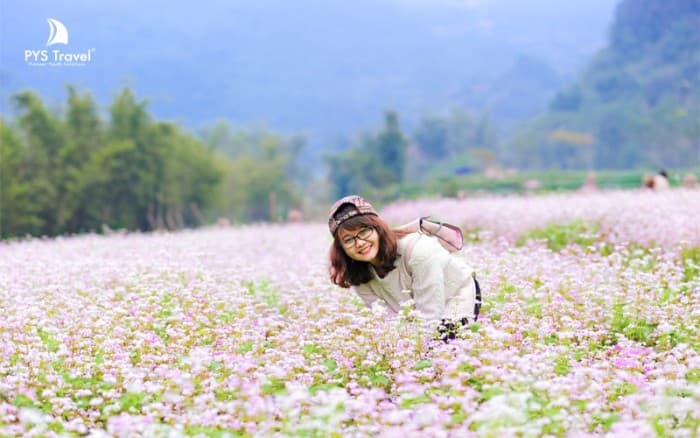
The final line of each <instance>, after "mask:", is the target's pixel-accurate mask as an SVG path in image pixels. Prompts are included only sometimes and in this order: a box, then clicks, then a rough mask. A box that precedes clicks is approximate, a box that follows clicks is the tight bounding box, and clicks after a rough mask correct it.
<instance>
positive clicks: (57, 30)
mask: <svg viewBox="0 0 700 438" xmlns="http://www.w3.org/2000/svg"><path fill="white" fill-rule="evenodd" d="M46 21H48V22H49V40H48V41H46V46H47V47H48V46H53V45H54V44H68V29H66V26H65V25H64V24H63V23H61V22H60V21H58V20H56V19H55V18H47V19H46Z"/></svg>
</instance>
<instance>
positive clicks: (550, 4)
mask: <svg viewBox="0 0 700 438" xmlns="http://www.w3.org/2000/svg"><path fill="white" fill-rule="evenodd" d="M0 2H1V5H2V7H1V8H0V24H1V26H0V29H1V30H0V32H1V33H0V41H1V46H0V48H1V53H0V101H1V102H2V113H3V114H8V113H10V112H11V108H10V107H9V106H8V97H9V96H10V95H11V94H13V93H15V92H17V91H19V90H23V89H26V88H32V89H35V90H37V91H39V92H40V93H41V95H42V96H44V97H45V98H47V99H48V100H50V101H53V102H60V101H63V100H64V99H65V89H64V85H65V84H66V83H71V84H74V85H77V86H79V87H82V89H83V90H90V91H92V92H93V93H94V95H95V96H96V98H97V100H98V101H99V102H101V103H103V104H106V103H108V102H110V101H111V98H112V95H113V94H114V93H116V92H117V90H119V89H120V88H121V87H122V86H124V85H129V86H131V87H132V88H133V89H134V90H135V93H136V95H137V96H139V97H146V98H148V99H149V101H150V108H151V109H152V111H153V112H154V114H155V115H156V116H158V117H160V118H167V119H173V120H176V121H180V122H181V123H183V124H185V125H187V126H189V127H198V126H201V125H203V124H209V123H212V122H213V121H214V120H215V119H217V118H225V119H228V120H231V121H233V122H234V123H236V124H238V125H250V124H255V123H264V124H266V125H268V126H269V127H270V128H272V129H274V130H279V131H281V132H287V133H290V132H297V133H306V134H307V135H308V136H310V137H311V138H312V143H314V144H315V145H316V147H328V143H329V142H332V141H333V140H334V139H336V138H337V136H339V135H349V134H351V133H354V132H355V131H357V130H358V129H366V128H368V127H374V126H376V125H377V124H378V123H380V121H381V117H382V113H383V111H384V110H385V109H386V108H393V109H395V110H397V111H398V112H399V114H400V115H401V116H402V122H405V123H406V125H405V126H410V125H411V123H412V121H414V120H416V119H417V118H418V117H419V116H420V115H421V114H423V113H425V112H428V111H435V110H441V109H444V108H446V107H448V106H450V105H459V106H468V107H474V108H477V109H490V110H492V111H493V112H494V114H495V116H496V118H501V117H502V118H503V119H504V120H506V121H507V123H511V122H512V121H514V120H515V121H517V120H521V119H522V118H526V117H529V116H530V115H531V114H533V113H536V112H538V111H540V110H541V109H543V108H544V107H545V105H546V101H547V100H548V99H549V97H551V96H552V95H553V94H554V93H555V92H556V91H557V90H558V89H559V87H560V85H561V84H562V83H563V81H565V80H566V79H569V78H571V77H573V75H574V74H575V73H576V72H578V71H579V70H580V68H581V67H582V66H583V65H585V63H586V62H588V61H589V60H590V59H591V57H592V56H593V54H594V53H595V51H596V50H597V49H598V48H600V47H601V46H602V43H603V41H604V38H605V34H606V29H607V26H608V23H609V21H610V17H611V14H612V10H613V5H614V3H615V0H589V1H586V2H580V4H579V3H578V2H574V3H562V2H560V1H558V0H532V1H530V2H520V1H516V0H482V1H477V0H474V1H468V2H456V1H447V0H435V1H420V0H355V1H352V2H345V1H326V0H299V1H289V2H287V1H281V0H280V1H272V0H260V1H254V2H231V1H228V0H209V1H199V2H177V3H173V2H169V1H164V0H156V1H147V2H144V1H136V0H125V1H120V2H95V1H88V0H76V1H56V0H51V1H49V0H24V1H22V2H11V1H9V0H0ZM47 18H55V19H58V20H60V21H61V22H63V23H64V24H65V25H66V26H67V28H68V30H69V33H70V43H69V45H68V46H67V47H63V46H59V47H60V48H61V49H65V50H66V51H70V50H87V49H90V48H94V49H95V51H94V56H93V59H92V60H91V62H90V64H89V65H86V66H83V67H55V68H40V67H31V66H27V64H26V62H25V60H24V57H23V55H24V51H25V50H29V49H46V47H45V44H46V40H47V38H48V25H47V22H46V19H47ZM521 92H522V93H521ZM314 139H315V141H314ZM319 139H322V140H319Z"/></svg>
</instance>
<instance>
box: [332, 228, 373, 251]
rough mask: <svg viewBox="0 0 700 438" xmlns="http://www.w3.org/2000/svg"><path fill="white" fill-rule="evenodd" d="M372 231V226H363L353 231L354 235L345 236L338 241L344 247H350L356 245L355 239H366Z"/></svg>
mask: <svg viewBox="0 0 700 438" xmlns="http://www.w3.org/2000/svg"><path fill="white" fill-rule="evenodd" d="M372 231H374V228H372V227H363V228H360V231H358V232H357V233H355V235H354V236H347V237H346V238H344V239H343V240H341V241H340V243H341V244H342V245H343V247H344V248H352V247H354V246H357V239H360V240H364V241H367V239H369V238H370V236H372Z"/></svg>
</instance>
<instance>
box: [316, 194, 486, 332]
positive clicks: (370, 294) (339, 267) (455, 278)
mask: <svg viewBox="0 0 700 438" xmlns="http://www.w3.org/2000/svg"><path fill="white" fill-rule="evenodd" d="M328 227H329V229H330V232H331V234H332V235H333V246H332V247H331V251H330V277H331V281H332V282H333V283H334V284H337V285H338V286H340V287H344V288H349V287H351V286H353V287H354V289H355V292H357V294H358V295H359V296H360V297H361V298H362V300H363V301H364V302H365V304H366V305H367V306H369V307H371V306H372V305H373V304H374V303H378V304H380V305H383V306H385V307H386V308H387V309H388V310H389V311H390V312H391V313H393V314H396V313H398V312H399V310H400V308H401V303H403V302H405V301H407V300H409V299H413V301H414V303H415V308H416V310H418V311H419V312H420V315H421V317H422V318H424V319H426V320H428V321H434V322H436V323H437V322H441V323H442V324H441V325H439V326H438V331H440V332H441V333H442V334H443V339H445V338H446V337H449V338H454V328H455V322H457V321H459V322H461V323H462V325H466V324H467V323H468V322H470V321H474V320H475V319H476V316H477V314H478V307H476V306H475V304H478V303H476V292H477V287H478V284H477V283H476V280H475V279H474V271H473V269H471V268H470V267H468V266H467V265H466V264H465V263H464V262H463V261H462V260H461V259H459V258H457V257H453V256H450V254H449V252H448V251H447V250H446V249H445V248H443V247H442V246H441V245H440V244H439V242H438V241H437V239H436V238H435V237H432V236H429V235H426V234H422V233H410V232H406V231H401V230H391V229H389V227H388V225H387V224H386V222H384V221H383V220H382V219H381V218H380V217H379V215H378V214H377V212H376V211H375V210H374V208H372V205H371V204H370V203H369V202H367V201H366V200H364V199H363V198H361V197H360V196H357V195H353V196H347V197H345V198H342V199H340V200H338V201H337V202H336V203H335V204H334V205H333V207H332V208H331V211H330V214H329V216H328ZM408 248H410V257H409V258H408V261H407V263H406V261H405V260H403V257H404V256H405V255H407V254H408V251H407V249H408Z"/></svg>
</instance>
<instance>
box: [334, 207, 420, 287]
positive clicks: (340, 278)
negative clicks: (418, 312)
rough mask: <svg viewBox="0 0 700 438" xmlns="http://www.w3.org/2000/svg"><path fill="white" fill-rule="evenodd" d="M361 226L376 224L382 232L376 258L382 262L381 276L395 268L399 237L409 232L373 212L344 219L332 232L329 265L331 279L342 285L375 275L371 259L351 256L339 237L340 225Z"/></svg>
mask: <svg viewBox="0 0 700 438" xmlns="http://www.w3.org/2000/svg"><path fill="white" fill-rule="evenodd" d="M339 213H342V211H341V212H339ZM362 227H371V228H374V230H375V231H376V232H377V234H378V235H379V251H378V253H377V259H378V260H379V264H380V266H379V267H378V268H377V271H378V272H377V273H378V274H379V275H380V276H382V277H383V276H384V275H386V274H387V273H389V272H391V271H392V270H393V269H394V262H395V261H396V257H397V256H398V239H400V238H402V237H404V236H406V235H407V234H409V233H407V232H404V231H398V230H392V229H390V228H389V226H388V225H387V223H386V222H384V221H383V220H382V219H381V218H380V217H379V216H376V215H373V214H364V215H360V216H355V217H352V218H350V219H348V220H346V221H345V222H343V223H342V224H341V225H340V226H339V227H338V229H337V230H336V232H335V233H334V235H333V245H331V250H330V267H329V273H330V277H331V281H332V282H333V283H334V284H337V285H338V286H340V287H344V288H348V287H350V286H358V285H360V284H363V283H367V282H368V281H370V280H371V279H372V272H371V271H370V263H369V262H360V261H357V260H353V259H351V258H350V256H348V255H347V253H346V252H345V250H344V249H343V245H342V243H340V239H338V232H339V231H340V230H341V229H343V230H347V231H355V230H358V229H360V228H362Z"/></svg>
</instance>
